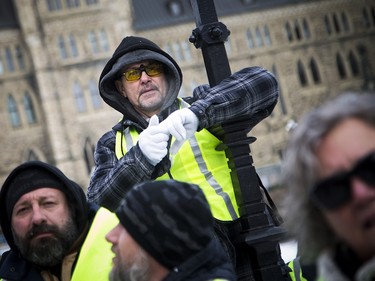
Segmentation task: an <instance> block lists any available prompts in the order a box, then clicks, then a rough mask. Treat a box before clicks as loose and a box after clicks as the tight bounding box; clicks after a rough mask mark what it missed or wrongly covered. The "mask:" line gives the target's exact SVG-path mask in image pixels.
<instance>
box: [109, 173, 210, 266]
mask: <svg viewBox="0 0 375 281" xmlns="http://www.w3.org/2000/svg"><path fill="white" fill-rule="evenodd" d="M116 214H117V216H118V218H119V220H120V222H121V224H122V225H123V226H124V227H125V229H126V230H127V232H129V234H130V235H131V236H132V237H133V239H134V240H135V241H136V242H137V243H138V244H139V245H140V246H141V247H142V248H143V249H144V250H145V251H146V252H147V253H148V254H150V255H151V256H152V257H153V258H154V259H155V260H156V261H158V262H159V263H160V264H162V265H164V266H165V267H167V268H169V269H173V268H175V267H178V266H179V265H180V264H182V263H183V262H185V261H187V260H188V259H189V258H190V257H192V256H193V255H195V254H197V253H198V252H200V251H201V250H202V249H204V248H205V247H206V246H207V245H208V243H209V242H210V241H211V238H212V237H213V232H214V231H213V223H214V220H213V217H212V214H211V211H210V207H209V205H208V203H207V200H206V198H205V196H204V194H203V192H202V190H201V189H200V188H199V187H198V186H197V185H194V184H188V183H183V182H178V181H175V180H167V181H153V182H145V183H141V184H139V185H136V186H135V187H134V188H132V189H131V190H130V191H129V192H128V193H127V195H126V197H125V199H123V201H122V204H121V206H120V207H119V208H118V210H117V211H116Z"/></svg>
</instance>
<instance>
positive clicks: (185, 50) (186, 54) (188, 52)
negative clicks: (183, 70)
mask: <svg viewBox="0 0 375 281" xmlns="http://www.w3.org/2000/svg"><path fill="white" fill-rule="evenodd" d="M181 46H182V50H183V53H184V58H185V60H186V61H191V50H190V44H189V42H187V41H182V43H181Z"/></svg>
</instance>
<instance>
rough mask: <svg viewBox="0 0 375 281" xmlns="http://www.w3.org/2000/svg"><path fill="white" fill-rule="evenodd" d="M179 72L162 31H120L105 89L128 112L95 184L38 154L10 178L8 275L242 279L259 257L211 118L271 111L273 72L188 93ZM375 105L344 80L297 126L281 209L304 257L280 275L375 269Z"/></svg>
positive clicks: (3, 270) (62, 280)
mask: <svg viewBox="0 0 375 281" xmlns="http://www.w3.org/2000/svg"><path fill="white" fill-rule="evenodd" d="M182 79H183V76H182V72H181V69H180V67H179V66H178V64H177V63H176V61H175V60H174V59H173V58H172V57H171V56H170V55H169V54H168V53H166V52H165V51H163V50H162V49H161V48H160V47H159V46H157V45H156V44H155V43H154V42H152V41H150V40H148V39H146V38H142V37H135V36H129V37H125V38H124V39H123V40H122V42H121V43H120V45H119V46H118V47H117V49H116V50H115V52H114V54H113V56H112V57H111V58H110V59H109V61H108V62H107V64H106V65H105V67H104V69H103V71H102V73H101V75H100V79H99V91H100V95H101V97H102V98H103V100H104V101H105V102H106V103H107V104H108V105H109V106H111V107H112V108H114V109H115V110H117V111H119V112H120V113H121V114H122V115H123V118H122V119H121V121H120V122H118V123H117V124H115V125H114V127H113V128H112V129H111V130H109V131H108V132H107V133H105V134H104V135H103V136H102V137H101V138H100V139H99V141H98V143H97V146H96V150H95V153H94V159H95V164H96V166H95V169H94V171H93V173H92V175H91V179H90V184H89V187H88V191H87V194H85V193H84V192H83V189H82V188H81V187H80V186H79V185H78V184H77V183H75V182H74V181H72V180H71V179H69V178H68V177H67V176H66V175H65V174H64V173H63V172H62V171H60V170H59V169H58V168H57V167H54V166H53V165H50V164H47V163H44V162H40V161H29V162H25V163H23V164H21V165H19V166H18V167H16V168H15V169H14V170H13V171H12V172H11V173H10V175H9V176H8V177H7V179H6V180H5V182H4V184H3V186H2V188H1V191H0V211H1V213H0V224H1V228H2V231H3V233H4V236H5V239H6V241H7V243H8V245H9V247H10V249H9V251H7V252H6V253H4V254H3V255H2V257H1V261H0V280H10V281H16V280H26V281H28V280H32V281H38V280H40V281H42V280H45V281H46V280H59V281H68V280H78V281H83V280H111V281H173V280H180V281H182V280H190V281H191V280H197V281H198V280H200V281H202V280H207V281H208V280H229V281H232V280H233V281H234V280H237V276H236V272H237V269H238V268H244V267H250V265H249V264H247V263H248V262H247V261H246V260H241V258H239V257H238V256H236V251H235V247H234V243H235V238H236V237H233V234H232V233H233V231H232V230H233V229H232V228H233V227H234V225H235V222H236V221H237V220H238V219H239V217H240V214H239V211H238V204H237V201H236V195H235V190H234V188H233V184H232V178H231V174H230V168H229V167H228V163H227V156H226V155H225V152H224V151H223V150H219V149H216V148H217V147H218V146H220V145H221V144H222V140H221V138H220V136H218V135H216V132H217V130H216V129H217V127H218V126H220V125H222V124H223V123H224V122H228V121H231V120H235V119H237V118H248V119H249V120H250V121H249V122H250V129H251V128H252V127H254V126H255V125H256V124H258V123H259V122H260V121H262V120H263V119H264V118H266V117H267V116H269V115H270V114H271V113H272V110H273V108H274V106H275V105H276V103H277V99H278V83H277V80H276V79H275V77H274V75H272V73H271V72H269V71H267V70H265V69H263V68H260V67H248V68H245V69H242V70H240V71H238V72H236V73H234V74H232V75H231V76H230V77H228V78H227V79H224V80H223V81H222V82H221V83H220V84H219V85H217V86H215V87H209V86H208V85H202V86H199V87H197V88H196V89H195V90H194V92H193V95H192V97H189V98H185V99H182V98H179V97H178V93H179V91H180V87H181V85H182ZM374 109H375V95H374V94H373V93H347V94H341V95H339V96H338V97H337V98H336V99H334V100H332V101H330V102H328V103H326V104H324V105H321V106H320V107H318V108H316V109H314V110H313V111H312V112H310V113H309V114H306V115H305V116H304V117H303V118H302V119H301V120H300V122H298V126H297V127H296V128H295V129H294V130H293V131H292V132H291V135H290V140H289V142H288V146H287V148H286V150H285V158H284V159H283V175H284V180H283V185H284V186H285V187H286V188H287V192H286V196H285V198H284V199H285V201H284V203H285V205H286V208H285V210H286V215H285V218H284V220H285V222H286V223H285V227H286V229H287V230H288V232H289V234H290V235H291V236H292V237H294V238H295V239H296V241H297V242H298V257H297V258H296V259H294V260H292V261H291V262H290V263H289V268H290V272H289V274H288V276H287V277H286V279H285V280H288V279H290V280H318V278H319V280H324V281H331V280H335V281H337V280H343V281H345V280H357V281H362V280H363V281H365V280H369V281H370V280H374V278H375V258H374V256H375V242H373V241H372V237H373V236H374V234H375V182H374V175H375V171H374V167H375V110H374ZM265 201H266V199H265ZM249 270H251V269H249Z"/></svg>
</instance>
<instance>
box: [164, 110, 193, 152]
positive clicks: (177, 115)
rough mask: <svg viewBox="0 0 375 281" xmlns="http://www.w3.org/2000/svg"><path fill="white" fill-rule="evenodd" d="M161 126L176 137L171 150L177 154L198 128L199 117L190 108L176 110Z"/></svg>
mask: <svg viewBox="0 0 375 281" xmlns="http://www.w3.org/2000/svg"><path fill="white" fill-rule="evenodd" d="M160 126H164V127H165V128H166V130H167V131H168V132H169V133H170V134H171V135H172V136H174V137H175V139H176V140H175V141H174V143H173V144H172V146H171V149H170V152H171V153H172V154H176V153H177V151H178V150H179V149H180V147H181V146H182V144H183V143H184V142H185V140H186V139H188V138H191V137H192V136H193V135H194V133H195V132H196V131H197V129H198V117H197V116H196V115H195V114H194V113H193V111H191V110H190V109H188V108H183V109H181V110H176V111H174V112H173V113H172V114H171V115H169V116H168V117H167V118H166V119H165V120H164V121H163V122H161V123H160Z"/></svg>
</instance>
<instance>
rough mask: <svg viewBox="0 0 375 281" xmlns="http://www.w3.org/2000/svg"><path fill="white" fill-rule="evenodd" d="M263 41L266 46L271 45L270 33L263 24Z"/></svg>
mask: <svg viewBox="0 0 375 281" xmlns="http://www.w3.org/2000/svg"><path fill="white" fill-rule="evenodd" d="M264 41H265V43H266V45H267V46H271V44H272V41H271V35H270V30H269V29H268V26H267V25H266V26H264Z"/></svg>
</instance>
